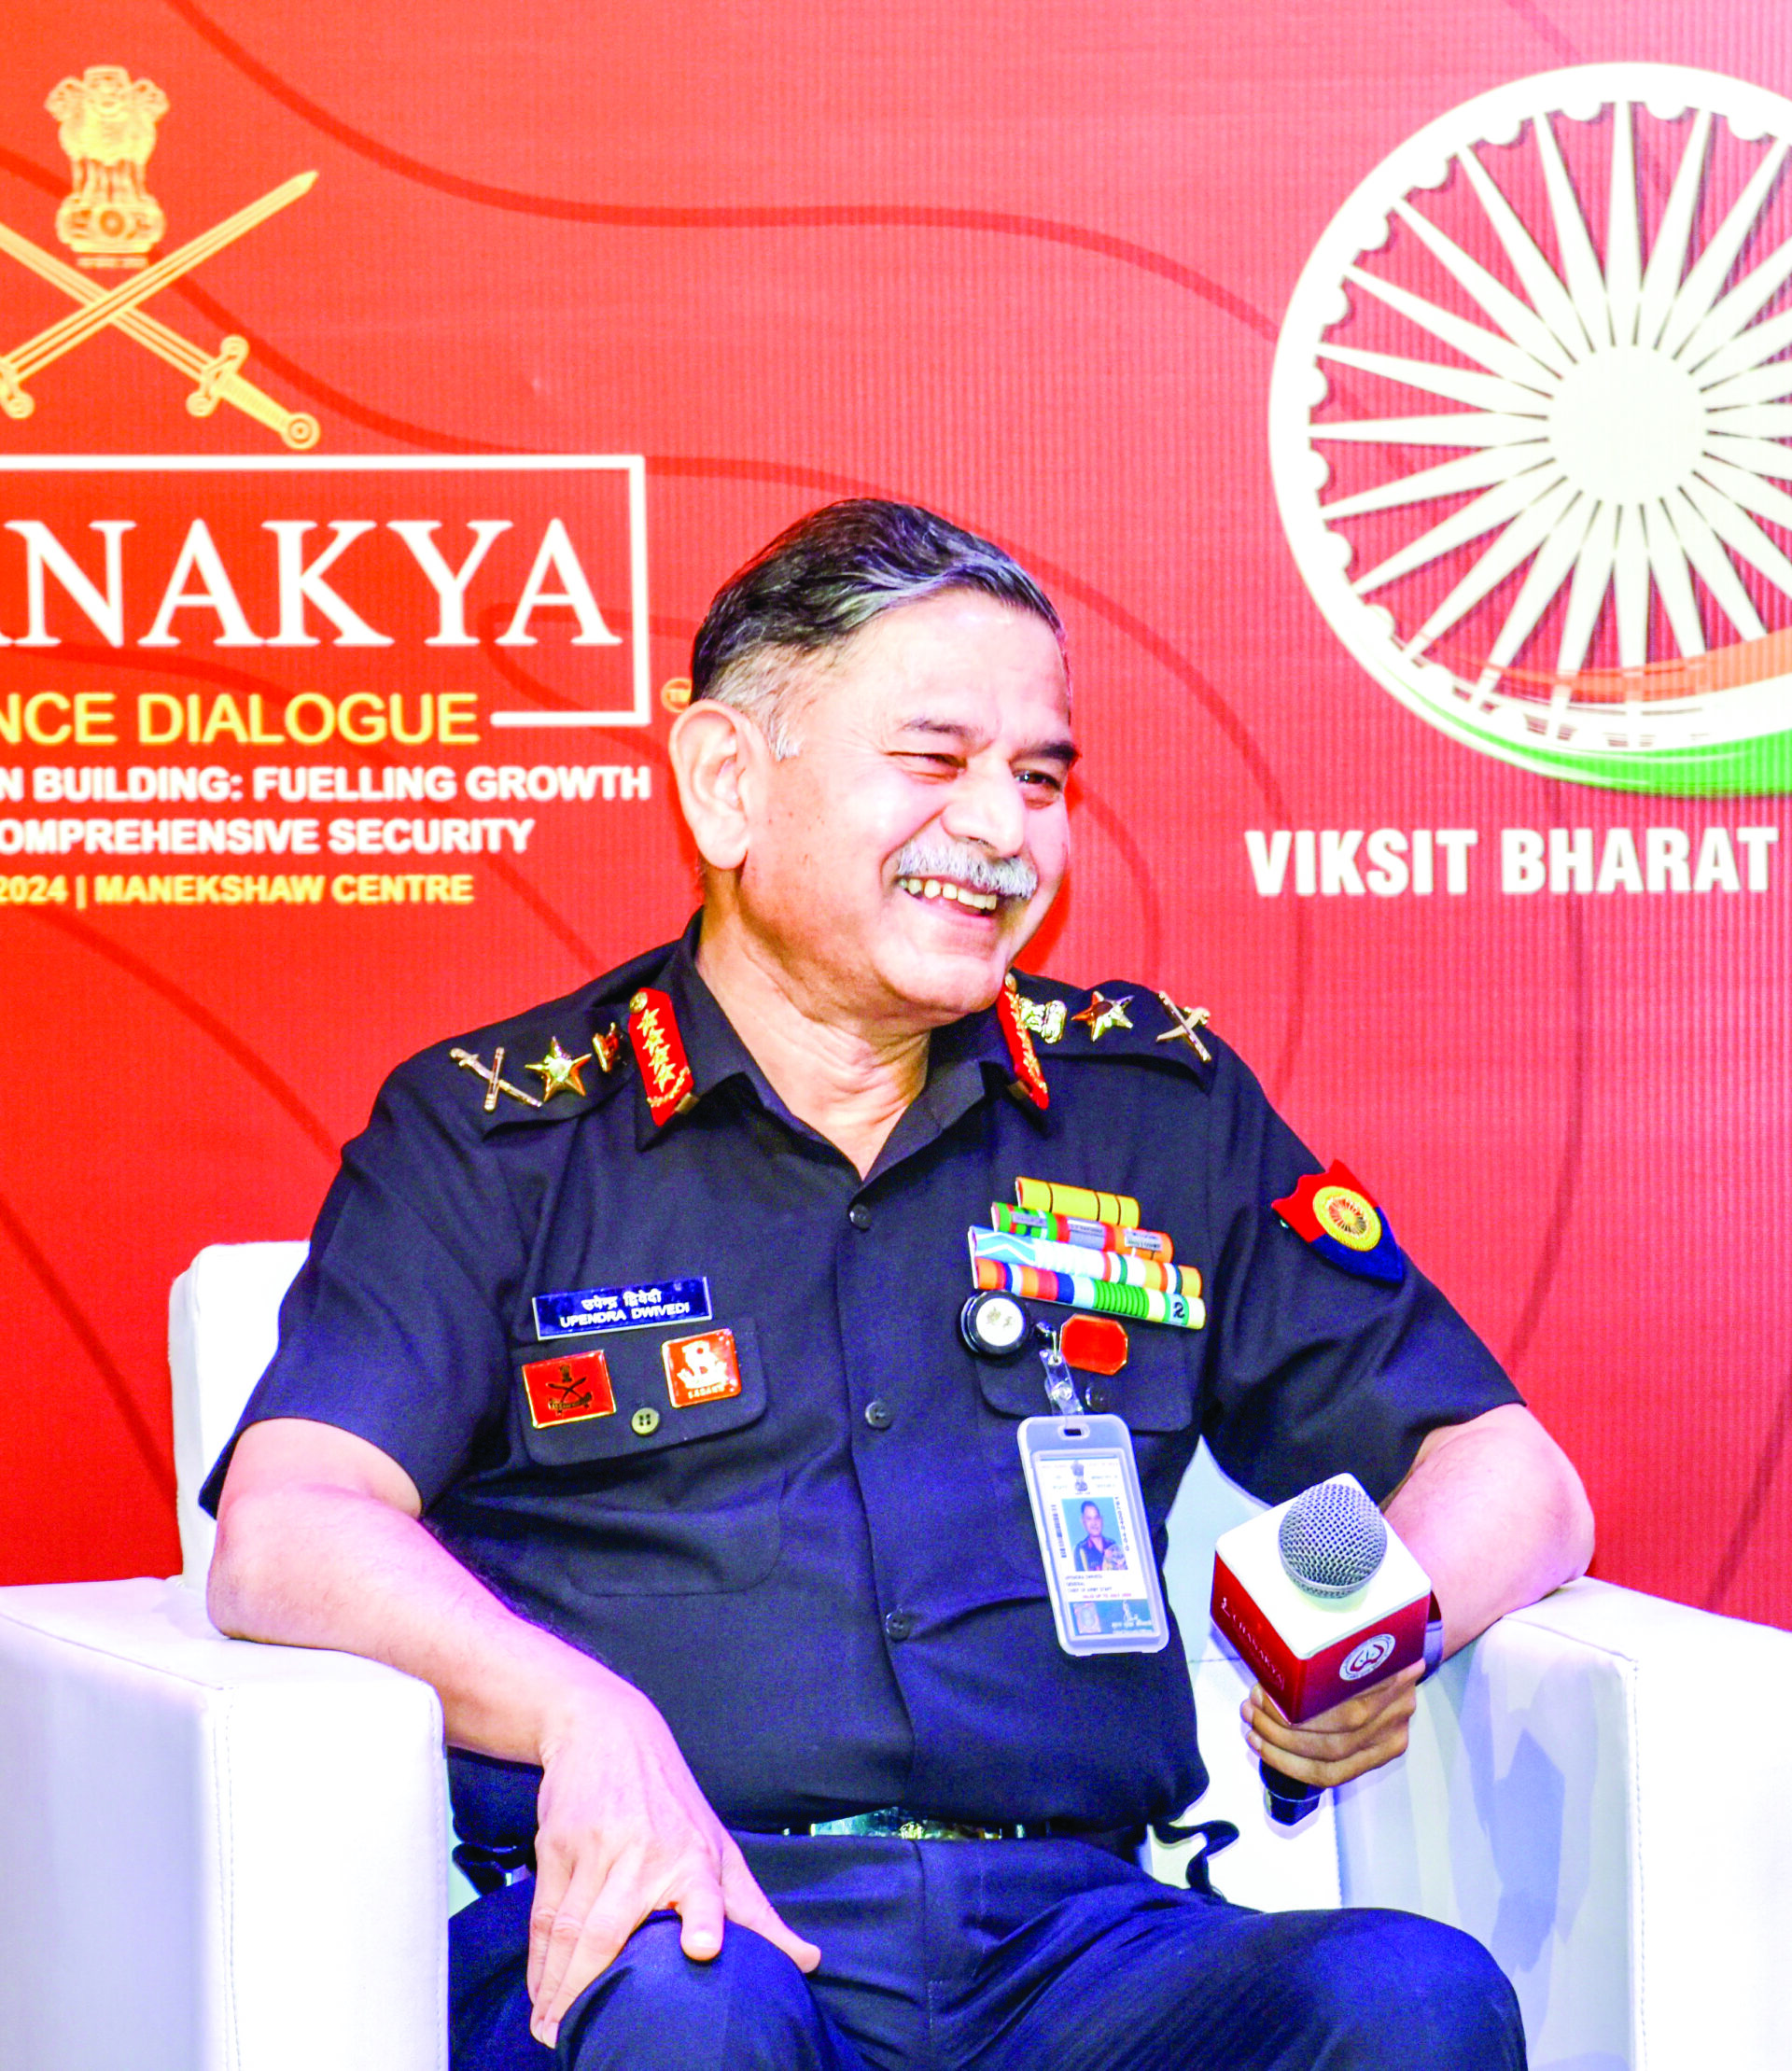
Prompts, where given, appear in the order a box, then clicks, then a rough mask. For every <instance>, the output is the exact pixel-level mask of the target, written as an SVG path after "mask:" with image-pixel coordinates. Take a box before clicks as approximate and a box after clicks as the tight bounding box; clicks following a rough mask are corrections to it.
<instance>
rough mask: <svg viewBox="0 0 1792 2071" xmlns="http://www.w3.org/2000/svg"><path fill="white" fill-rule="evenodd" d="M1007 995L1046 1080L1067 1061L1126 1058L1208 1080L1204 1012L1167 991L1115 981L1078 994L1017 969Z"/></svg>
mask: <svg viewBox="0 0 1792 2071" xmlns="http://www.w3.org/2000/svg"><path fill="white" fill-rule="evenodd" d="M1008 997H1009V998H1010V999H1011V1000H1012V1001H1013V1003H1014V1015H1015V1023H1016V1025H1017V1026H1018V1028H1019V1029H1021V1030H1022V1032H1023V1033H1024V1034H1025V1035H1026V1036H1027V1037H1028V1038H1029V1040H1030V1041H1031V1042H1032V1043H1034V1044H1035V1045H1043V1055H1041V1056H1040V1063H1041V1064H1042V1065H1043V1068H1044V1072H1045V1075H1046V1077H1047V1078H1049V1076H1050V1073H1051V1070H1052V1067H1053V1066H1055V1065H1057V1064H1059V1063H1062V1062H1068V1061H1070V1060H1072V1059H1085V1058H1093V1059H1097V1060H1099V1059H1100V1058H1103V1057H1125V1058H1128V1059H1133V1060H1137V1059H1140V1058H1149V1059H1151V1060H1152V1061H1153V1062H1154V1063H1156V1064H1172V1065H1178V1066H1181V1067H1182V1068H1183V1070H1187V1071H1189V1072H1190V1073H1192V1074H1193V1075H1194V1077H1195V1078H1197V1079H1198V1080H1199V1081H1200V1083H1201V1084H1203V1085H1206V1084H1209V1083H1210V1082H1211V1079H1212V1076H1213V1067H1214V1053H1213V1047H1212V1043H1213V1040H1214V1039H1212V1037H1211V1030H1210V1029H1209V1027H1208V1023H1209V1020H1210V1018H1211V1017H1210V1015H1209V1014H1208V1011H1207V1009H1206V1008H1205V1007H1179V1006H1178V1005H1177V1004H1176V1002H1175V1001H1173V1000H1172V999H1171V998H1170V996H1169V993H1167V992H1157V991H1154V990H1153V989H1152V988H1151V987H1148V986H1140V985H1128V984H1126V983H1124V982H1123V981H1121V980H1118V979H1104V980H1103V981H1102V983H1101V984H1100V985H1099V986H1095V987H1087V988H1085V987H1078V986H1065V985H1059V984H1057V982H1056V981H1055V980H1053V979H1050V978H1038V977H1031V976H1029V974H1028V973H1025V972H1018V971H1017V972H1015V973H1013V983H1012V988H1011V990H1010V993H1009V995H1008Z"/></svg>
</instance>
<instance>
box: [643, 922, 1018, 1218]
mask: <svg viewBox="0 0 1792 2071" xmlns="http://www.w3.org/2000/svg"><path fill="white" fill-rule="evenodd" d="M702 923H703V914H702V911H701V910H699V911H698V912H697V913H695V914H693V916H692V917H691V920H690V923H689V925H688V926H687V927H686V928H685V931H684V932H683V934H681V935H680V936H679V940H678V942H677V943H676V944H675V945H673V949H672V954H671V955H670V957H669V958H667V959H666V962H665V968H664V970H663V971H662V973H661V974H660V979H659V989H660V990H661V991H663V992H664V993H665V996H666V998H667V999H668V1000H669V1001H671V1003H672V1013H673V1016H674V1019H675V1020H676V1022H677V1024H678V1031H679V1038H680V1040H681V1041H682V1042H683V1044H684V1055H685V1060H686V1062H687V1063H688V1064H689V1065H690V1068H691V1078H692V1091H693V1096H694V1098H695V1102H696V1106H697V1107H698V1108H701V1107H702V1106H704V1105H705V1104H706V1102H707V1101H708V1100H709V1098H710V1097H711V1096H712V1095H714V1094H716V1093H719V1092H720V1091H721V1088H722V1087H723V1086H726V1085H728V1084H741V1085H742V1086H743V1088H744V1089H747V1090H750V1091H751V1093H752V1095H753V1096H754V1098H756V1099H757V1100H758V1101H759V1103H760V1105H761V1106H762V1107H763V1108H764V1109H765V1110H766V1111H767V1112H769V1113H772V1114H775V1115H777V1117H778V1118H779V1119H780V1120H781V1121H782V1122H784V1123H785V1124H786V1125H787V1126H790V1127H791V1128H793V1129H795V1130H797V1131H798V1132H799V1133H800V1134H802V1135H805V1136H809V1137H813V1136H815V1135H816V1131H815V1130H813V1129H812V1128H810V1127H809V1126H808V1125H807V1124H806V1123H805V1122H803V1121H801V1120H799V1119H798V1117H797V1116H796V1115H794V1114H792V1113H791V1111H790V1109H789V1108H788V1107H786V1106H785V1104H784V1102H783V1100H782V1099H781V1098H779V1097H778V1094H777V1090H776V1089H775V1088H774V1087H773V1085H772V1084H771V1081H770V1080H769V1079H767V1078H766V1076H765V1074H764V1072H763V1071H762V1070H760V1068H759V1066H758V1064H757V1063H755V1062H754V1060H753V1056H752V1054H751V1053H750V1052H749V1049H748V1048H747V1045H746V1044H745V1043H744V1042H742V1041H741V1040H740V1037H739V1036H738V1034H736V1032H735V1027H734V1024H733V1023H732V1022H731V1021H730V1020H729V1018H728V1016H727V1015H725V1014H724V1013H723V1012H722V1010H721V1004H720V1002H719V1001H717V999H716V996H715V994H714V993H713V992H711V991H710V989H709V987H707V985H706V984H705V983H704V980H703V976H702V973H700V972H699V971H698V969H697V937H698V932H699V931H700V929H701V927H702ZM1013 1079H1014V1065H1013V1062H1012V1060H1011V1059H1010V1057H1009V1054H1008V1045H1007V1039H1006V1037H1005V1036H1004V1035H1003V1033H1002V1029H1001V1021H1000V1020H999V1019H998V1017H997V1015H996V1011H995V1009H994V1008H993V1007H989V1008H986V1009H985V1010H984V1012H982V1013H981V1014H972V1015H965V1016H964V1018H963V1019H962V1020H960V1021H952V1022H948V1023H947V1024H946V1026H945V1028H943V1029H934V1031H933V1034H932V1038H931V1041H930V1042H929V1044H928V1057H927V1083H926V1084H924V1085H923V1086H922V1088H921V1090H920V1092H919V1093H918V1094H917V1096H916V1098H915V1099H914V1101H913V1102H912V1103H911V1105H910V1106H909V1108H908V1109H907V1111H906V1112H904V1113H903V1116H902V1117H901V1119H900V1120H899V1121H898V1122H897V1124H896V1126H895V1127H894V1128H893V1129H892V1130H891V1131H890V1134H889V1141H888V1142H887V1143H886V1144H885V1145H884V1148H883V1151H882V1152H881V1154H879V1156H878V1159H877V1162H876V1164H875V1166H874V1167H873V1168H872V1171H871V1174H870V1175H869V1176H870V1177H873V1178H875V1176H876V1175H877V1174H878V1173H879V1172H882V1171H884V1170H885V1169H886V1168H889V1166H890V1165H893V1164H895V1163H897V1162H898V1161H899V1160H901V1159H902V1158H904V1157H907V1156H909V1155H910V1154H912V1153H913V1152H915V1151H917V1150H918V1149H920V1148H921V1146H922V1145H923V1144H924V1143H927V1142H931V1140H932V1139H933V1138H934V1137H936V1136H938V1135H941V1134H942V1133H943V1132H944V1131H945V1130H946V1129H948V1128H950V1127H951V1126H952V1125H953V1124H954V1123H955V1122H957V1121H958V1120H959V1118H960V1117H961V1116H962V1115H964V1114H966V1113H968V1112H970V1110H971V1109H972V1108H973V1107H975V1106H976V1105H977V1104H978V1102H979V1101H981V1100H983V1099H985V1098H987V1097H988V1095H989V1093H990V1092H991V1091H992V1090H993V1089H995V1088H998V1087H1001V1088H1005V1087H1007V1086H1008V1085H1009V1084H1012V1082H1013ZM692 1112H694V1110H693V1111H692ZM681 1120H682V1117H679V1116H674V1117H672V1119H671V1120H670V1121H669V1122H668V1123H667V1124H665V1127H662V1126H658V1125H656V1124H655V1122H654V1120H653V1115H652V1111H651V1108H650V1107H649V1105H648V1100H647V1094H646V1090H645V1088H644V1087H643V1086H642V1085H641V1084H639V1083H638V1074H637V1086H636V1140H637V1142H638V1144H639V1145H640V1147H641V1148H642V1149H643V1150H645V1149H646V1148H647V1146H648V1145H649V1144H650V1143H651V1142H653V1141H654V1140H656V1139H657V1138H659V1137H660V1136H662V1135H663V1134H665V1130H666V1129H670V1128H676V1127H678V1126H679V1123H680V1121H681Z"/></svg>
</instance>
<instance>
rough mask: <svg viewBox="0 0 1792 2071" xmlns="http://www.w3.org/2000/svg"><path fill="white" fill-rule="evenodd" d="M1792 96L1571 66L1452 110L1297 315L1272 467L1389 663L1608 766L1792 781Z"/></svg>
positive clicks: (1518, 739) (1281, 384) (1547, 748)
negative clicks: (1791, 161) (1790, 488)
mask: <svg viewBox="0 0 1792 2071" xmlns="http://www.w3.org/2000/svg"><path fill="white" fill-rule="evenodd" d="M1789 153H1792V102H1788V101H1785V100H1784V99H1782V98H1781V97H1780V96H1779V95H1778V94H1775V93H1770V92H1768V91H1765V90H1764V89H1762V88H1759V87H1756V86H1751V85H1748V84H1746V83H1744V82H1743V81H1740V80H1735V79H1729V78H1724V77H1719V76H1718V75H1716V74H1715V73H1709V72H1698V71H1691V70H1688V69H1687V68H1685V67H1682V66H1678V65H1665V64H1643V63H1636V64H1631V63H1618V64H1596V65H1582V66H1576V67H1575V68H1574V69H1572V70H1569V71H1562V72H1549V73H1543V74H1540V75H1538V76H1536V77H1532V78H1527V79H1519V80H1515V81H1513V82H1512V83H1511V84H1510V85H1507V86H1503V87H1500V88H1497V89H1496V90H1495V91H1492V92H1491V93H1485V94H1482V95H1480V96H1479V97H1478V98H1477V99H1476V100H1473V101H1469V102H1467V103H1465V104H1464V105H1463V106H1462V107H1459V108H1456V109H1454V110H1452V111H1451V112H1450V113H1449V114H1448V115H1446V116H1443V117H1441V118H1440V119H1438V120H1437V121H1435V122H1433V123H1431V124H1429V125H1428V126H1427V127H1426V128H1425V129H1423V130H1421V132H1420V133H1418V134H1417V135H1416V136H1414V137H1413V138H1411V139H1410V140H1409V141H1408V142H1407V143H1406V144H1403V145H1402V146H1401V147H1399V148H1398V149H1397V150H1396V151H1394V152H1393V154H1392V155H1391V156H1390V157H1389V158H1387V159H1386V160H1385V161H1383V162H1382V163H1381V164H1380V165H1379V166H1378V167H1377V168H1376V170H1375V171H1374V172H1373V173H1372V174H1370V175H1369V176H1368V178H1367V179H1365V181H1364V182H1363V184H1362V185H1361V186H1360V187H1359V188H1358V189H1357V190H1356V192H1355V193H1354V194H1352V195H1351V198H1350V200H1349V201H1348V202H1346V203H1345V204H1344V206H1343V207H1342V209H1340V210H1339V212H1338V214H1337V217H1336V218H1335V219H1334V221H1333V222H1332V223H1331V225H1330V226H1329V228H1328V229H1327V230H1326V231H1325V232H1324V234H1323V237H1322V238H1321V239H1320V241H1319V244H1318V245H1317V247H1316V248H1315V250H1314V252H1313V255H1312V258H1311V259H1309V261H1308V264H1307V266H1306V268H1305V270H1304V271H1303V273H1302V274H1301V277H1300V280H1299V282H1298V283H1297V284H1296V286H1295V292H1294V296H1293V299H1292V301H1290V303H1289V308H1288V314H1287V317H1286V319H1285V321H1284V323H1283V325H1282V330H1281V342H1280V344H1279V345H1278V348H1277V353H1276V362H1275V371H1274V373H1273V376H1272V378H1271V383H1270V407H1269V431H1270V461H1271V467H1272V469H1273V472H1274V477H1275V486H1276V496H1277V500H1278V503H1279V504H1280V506H1281V517H1282V524H1283V525H1284V527H1285V529H1286V532H1287V536H1288V540H1289V544H1290V546H1291V548H1292V550H1293V552H1294V556H1295V563H1296V565H1297V566H1298V567H1299V569H1300V573H1301V576H1302V578H1303V579H1304V581H1306V583H1307V586H1308V588H1309V590H1310V591H1311V593H1312V595H1313V598H1314V600H1315V602H1316V603H1317V604H1318V605H1319V608H1320V609H1321V610H1322V611H1323V613H1324V615H1325V617H1326V619H1327V620H1328V622H1329V623H1330V624H1331V625H1332V627H1333V629H1334V631H1335V632H1336V633H1337V635H1338V637H1339V638H1340V639H1342V640H1343V642H1344V643H1345V645H1346V646H1347V647H1348V648H1349V649H1350V651H1351V653H1352V654H1353V655H1354V656H1355V657H1356V659H1357V660H1358V661H1359V662H1360V663H1361V664H1362V665H1363V666H1364V667H1365V669H1367V670H1368V672H1369V673H1370V675H1371V676H1373V677H1374V678H1375V679H1376V680H1377V681H1379V683H1381V684H1382V685H1383V686H1384V687H1385V688H1386V689H1388V690H1389V691H1391V692H1392V693H1393V694H1394V696H1396V697H1397V698H1399V699H1400V701H1401V702H1402V703H1403V704H1405V705H1406V706H1407V707H1409V708H1410V709H1411V710H1413V711H1415V712H1417V713H1419V714H1420V715H1421V717H1423V718H1425V719H1426V720H1428V721H1431V722H1432V723H1433V724H1434V725H1436V726H1439V727H1441V728H1443V729H1444V730H1445V731H1446V732H1448V733H1449V734H1451V735H1454V736H1455V737H1457V738H1458V739H1460V740H1463V741H1464V742H1466V743H1468V744H1469V745H1471V746H1473V747H1475V748H1477V749H1481V750H1483V751H1485V752H1487V753H1489V754H1492V755H1496V756H1499V757H1501V758H1503V759H1504V760H1505V761H1507V762H1512V763H1520V764H1522V765H1524V766H1527V767H1529V768H1533V769H1538V770H1543V771H1547V772H1548V773H1550V774H1552V775H1555V776H1558V777H1569V778H1575V779H1577V780H1579V781H1582V782H1587V783H1596V784H1603V785H1608V786H1614V787H1618V788H1623V789H1633V790H1644V791H1671V792H1684V793H1691V792H1720V791H1730V792H1735V791H1757V792H1758V791H1792V553H1789V552H1788V545H1792V496H1789V495H1788V494H1787V493H1786V491H1785V490H1784V489H1782V488H1780V487H1779V486H1777V484H1778V483H1782V482H1792V446H1789V445H1788V444H1787V443H1786V441H1787V438H1788V437H1792V402H1788V400H1787V399H1788V398H1792V359H1788V358H1785V357H1782V355H1783V354H1785V352H1786V350H1787V348H1788V347H1789V346H1792V296H1788V294H1787V293H1786V289H1787V284H1788V283H1789V282H1792V195H1789V194H1788V193H1787V192H1786V191H1785V189H1787V188H1788V187H1792V182H1785V181H1783V180H1782V173H1783V169H1784V167H1785V161H1786V158H1787V156H1788V154H1789Z"/></svg>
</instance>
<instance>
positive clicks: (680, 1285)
mask: <svg viewBox="0 0 1792 2071" xmlns="http://www.w3.org/2000/svg"><path fill="white" fill-rule="evenodd" d="M534 1308H535V1335H536V1336H538V1337H573V1336H578V1335H579V1333H580V1332H581V1331H591V1330H646V1329H648V1328H650V1327H651V1326H652V1325H654V1324H664V1323H707V1322H708V1321H709V1319H710V1317H711V1316H712V1315H713V1314H714V1313H715V1311H714V1310H713V1309H712V1308H710V1307H709V1282H708V1280H707V1279H704V1278H703V1277H701V1276H697V1277H694V1278H692V1279H689V1280H643V1281H640V1282H639V1283H637V1285H635V1286H633V1287H573V1288H567V1289H566V1290H564V1291H563V1292H562V1293H560V1294H538V1295H537V1296H536V1297H535V1302H534Z"/></svg>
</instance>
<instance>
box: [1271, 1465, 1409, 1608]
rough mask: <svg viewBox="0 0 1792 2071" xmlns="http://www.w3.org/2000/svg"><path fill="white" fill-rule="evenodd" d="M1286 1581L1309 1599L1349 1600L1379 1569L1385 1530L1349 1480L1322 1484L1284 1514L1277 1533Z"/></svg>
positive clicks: (1366, 1498) (1372, 1506)
mask: <svg viewBox="0 0 1792 2071" xmlns="http://www.w3.org/2000/svg"><path fill="white" fill-rule="evenodd" d="M1276 1540H1277V1545H1278V1546H1279V1547H1280V1549H1281V1564H1282V1566H1283V1567H1284V1568H1285V1569H1287V1571H1288V1576H1289V1579H1290V1580H1291V1581H1292V1582H1293V1583H1294V1584H1295V1587H1296V1588H1302V1589H1305V1590H1306V1591H1307V1593H1308V1595H1309V1596H1320V1597H1337V1596H1349V1595H1350V1593H1351V1590H1352V1589H1360V1588H1362V1587H1363V1585H1364V1584H1365V1582H1366V1581H1368V1580H1369V1578H1370V1577H1371V1576H1372V1575H1373V1574H1375V1572H1376V1570H1377V1569H1378V1568H1379V1566H1380V1565H1381V1558H1382V1556H1383V1555H1384V1554H1385V1553H1386V1552H1387V1550H1388V1527H1387V1524H1386V1521H1385V1520H1384V1519H1383V1518H1382V1516H1381V1513H1380V1511H1379V1510H1378V1509H1377V1508H1376V1506H1375V1504H1374V1503H1373V1502H1372V1501H1371V1500H1370V1498H1369V1495H1368V1493H1367V1491H1366V1490H1363V1489H1361V1488H1359V1487H1358V1486H1357V1484H1356V1483H1355V1482H1353V1481H1322V1482H1320V1483H1319V1484H1318V1485H1317V1486H1316V1487H1314V1488H1311V1489H1309V1490H1307V1491H1306V1493H1305V1494H1304V1495H1298V1496H1296V1497H1295V1500H1294V1502H1293V1503H1291V1504H1289V1505H1288V1507H1287V1509H1286V1510H1285V1511H1283V1513H1282V1518H1281V1529H1280V1530H1279V1531H1278V1532H1277V1534H1276Z"/></svg>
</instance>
